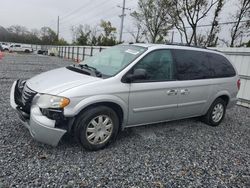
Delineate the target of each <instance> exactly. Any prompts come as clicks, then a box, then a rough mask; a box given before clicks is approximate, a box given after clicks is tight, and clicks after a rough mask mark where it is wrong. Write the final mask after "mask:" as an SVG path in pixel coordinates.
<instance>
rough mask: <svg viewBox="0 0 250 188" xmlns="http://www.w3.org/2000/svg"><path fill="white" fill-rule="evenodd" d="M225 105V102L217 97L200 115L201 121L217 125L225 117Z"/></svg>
mask: <svg viewBox="0 0 250 188" xmlns="http://www.w3.org/2000/svg"><path fill="white" fill-rule="evenodd" d="M226 106H227V105H226V102H225V101H224V100H223V99H221V98H217V99H216V100H215V101H214V102H213V104H212V105H211V106H210V108H209V110H208V111H207V113H206V114H205V115H204V116H203V117H202V121H203V122H204V123H206V124H207V125H210V126H218V125H219V124H220V123H221V122H222V120H223V119H224V117H225V113H226ZM216 114H217V116H216Z"/></svg>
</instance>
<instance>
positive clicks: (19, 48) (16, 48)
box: [9, 44, 33, 53]
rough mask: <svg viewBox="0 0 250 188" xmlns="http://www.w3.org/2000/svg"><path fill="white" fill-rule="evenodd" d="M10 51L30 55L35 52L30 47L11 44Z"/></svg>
mask: <svg viewBox="0 0 250 188" xmlns="http://www.w3.org/2000/svg"><path fill="white" fill-rule="evenodd" d="M9 51H10V52H25V53H30V52H33V49H32V48H31V47H30V46H26V45H22V44H11V45H10V47H9Z"/></svg>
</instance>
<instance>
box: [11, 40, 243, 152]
mask: <svg viewBox="0 0 250 188" xmlns="http://www.w3.org/2000/svg"><path fill="white" fill-rule="evenodd" d="M239 87H240V80H239V76H238V74H237V71H236V69H235V68H234V66H233V65H232V63H231V62H230V61H229V60H228V59H227V58H226V57H225V56H224V55H223V54H222V53H220V52H217V51H213V50H207V49H202V48H196V47H188V46H180V45H157V44H129V45H118V46H115V47H111V48H109V49H106V50H104V51H103V52H101V53H99V54H97V55H95V56H93V57H90V58H88V59H86V60H85V61H84V62H81V63H80V64H73V65H71V66H68V67H64V68H59V69H55V70H51V71H48V72H45V73H42V74H39V75H37V76H35V77H33V78H31V79H28V80H21V79H20V80H17V81H15V82H14V83H13V86H12V89H11V94H10V103H11V106H12V107H13V108H14V109H15V110H16V111H17V113H18V114H19V118H20V120H21V122H22V123H23V124H24V125H25V126H26V127H27V128H28V129H29V131H30V134H31V135H32V137H34V139H36V140H37V141H40V142H43V143H46V144H50V145H53V146H56V145H57V144H58V142H59V141H60V139H61V137H62V136H63V135H64V134H65V133H73V135H74V137H75V138H76V139H77V140H78V141H79V142H80V143H81V144H82V146H83V147H84V148H86V149H88V150H98V149H101V148H103V147H105V146H106V145H107V144H109V143H110V142H111V141H112V140H114V139H115V138H116V136H117V134H118V131H119V130H123V129H124V128H128V127H133V126H138V125H145V124H153V123H158V122H165V121H171V120H177V119H183V118H190V117H201V119H202V120H203V121H204V122H205V123H206V124H208V125H211V126H217V125H219V124H220V123H221V121H222V120H223V118H224V116H225V112H226V108H230V107H232V106H234V105H235V104H236V101H237V98H236V96H237V93H238V91H239Z"/></svg>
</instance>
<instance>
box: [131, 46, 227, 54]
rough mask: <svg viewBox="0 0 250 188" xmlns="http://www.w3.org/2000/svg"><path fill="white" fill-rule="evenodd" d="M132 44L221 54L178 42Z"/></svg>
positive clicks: (149, 47) (151, 47)
mask: <svg viewBox="0 0 250 188" xmlns="http://www.w3.org/2000/svg"><path fill="white" fill-rule="evenodd" d="M132 45H135V46H141V47H144V48H148V49H152V50H154V49H162V48H163V49H181V50H194V51H203V52H210V53H216V54H220V55H223V54H222V53H221V52H220V51H218V50H214V49H207V48H203V47H194V46H187V45H178V44H152V43H134V44H132Z"/></svg>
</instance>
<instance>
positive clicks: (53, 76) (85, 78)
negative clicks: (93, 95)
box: [26, 67, 102, 95]
mask: <svg viewBox="0 0 250 188" xmlns="http://www.w3.org/2000/svg"><path fill="white" fill-rule="evenodd" d="M98 80H102V79H101V78H97V77H93V76H89V75H85V74H81V73H77V72H74V71H71V70H69V69H67V68H65V67H64V68H59V69H54V70H51V71H48V72H44V73H42V74H39V75H37V76H34V77H32V78H31V79H29V80H27V83H26V84H27V86H28V87H29V88H30V89H32V90H34V91H36V92H38V93H47V94H51V95H57V94H59V93H61V92H63V91H66V90H68V89H71V88H74V87H77V86H80V85H83V84H89V83H92V82H95V81H98Z"/></svg>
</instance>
